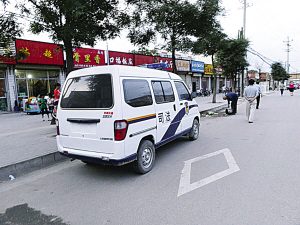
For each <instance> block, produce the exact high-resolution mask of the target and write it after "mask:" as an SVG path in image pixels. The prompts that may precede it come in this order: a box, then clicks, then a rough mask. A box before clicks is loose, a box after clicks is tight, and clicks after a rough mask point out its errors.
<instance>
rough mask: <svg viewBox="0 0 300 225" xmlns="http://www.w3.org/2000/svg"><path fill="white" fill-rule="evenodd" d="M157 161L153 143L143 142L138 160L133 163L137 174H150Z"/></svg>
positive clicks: (138, 153)
mask: <svg viewBox="0 0 300 225" xmlns="http://www.w3.org/2000/svg"><path fill="white" fill-rule="evenodd" d="M154 161H155V148H154V145H153V143H152V142H151V141H148V140H143V141H142V142H141V144H140V146H139V149H138V152H137V160H136V161H134V162H133V169H134V170H135V172H137V173H140V174H144V173H148V172H149V171H150V170H151V169H152V167H153V164H154Z"/></svg>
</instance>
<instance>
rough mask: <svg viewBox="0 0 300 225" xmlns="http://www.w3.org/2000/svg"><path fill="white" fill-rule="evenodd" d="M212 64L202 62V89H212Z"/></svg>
mask: <svg viewBox="0 0 300 225" xmlns="http://www.w3.org/2000/svg"><path fill="white" fill-rule="evenodd" d="M213 69H214V68H213V65H210V64H204V77H203V78H202V89H203V90H204V91H205V90H212V88H213V86H212V75H213V74H214V73H213Z"/></svg>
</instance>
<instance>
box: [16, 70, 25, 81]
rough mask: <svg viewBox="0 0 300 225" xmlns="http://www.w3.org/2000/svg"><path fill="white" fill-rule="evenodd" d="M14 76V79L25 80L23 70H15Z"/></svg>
mask: <svg viewBox="0 0 300 225" xmlns="http://www.w3.org/2000/svg"><path fill="white" fill-rule="evenodd" d="M15 74H16V78H17V79H18V78H26V77H25V70H16V71H15Z"/></svg>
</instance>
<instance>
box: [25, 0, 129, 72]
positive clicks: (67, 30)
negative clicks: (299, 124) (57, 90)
mask: <svg viewBox="0 0 300 225" xmlns="http://www.w3.org/2000/svg"><path fill="white" fill-rule="evenodd" d="M24 1H25V2H24V3H23V4H22V5H21V8H22V11H23V12H25V13H27V14H29V15H31V14H32V15H34V18H35V20H34V21H33V22H31V23H30V30H31V32H33V33H34V34H39V33H41V32H48V33H49V34H50V37H51V38H52V40H53V41H54V42H55V43H57V44H58V43H61V42H63V47H64V48H65V51H66V58H67V74H68V73H69V72H70V71H72V70H73V51H72V50H73V48H74V47H80V46H82V45H83V44H86V45H89V46H94V45H95V44H96V40H97V39H101V40H106V39H109V38H114V37H116V36H117V35H118V34H119V32H120V31H121V29H122V27H124V26H125V25H126V24H127V23H128V22H129V18H128V16H127V14H126V12H125V11H124V12H123V11H120V10H119V1H118V0H101V1H94V0H24ZM28 3H30V4H28Z"/></svg>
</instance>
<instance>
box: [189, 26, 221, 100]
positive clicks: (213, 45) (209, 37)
mask: <svg viewBox="0 0 300 225" xmlns="http://www.w3.org/2000/svg"><path fill="white" fill-rule="evenodd" d="M226 36H227V35H226V34H224V33H223V32H222V28H221V26H220V25H219V24H215V27H214V28H212V29H210V30H209V31H207V33H206V35H205V36H200V37H198V39H197V41H196V42H195V43H194V44H193V48H192V52H193V53H195V54H203V55H204V56H211V61H212V65H213V68H214V70H213V73H214V75H213V76H214V87H213V98H212V103H216V102H217V101H216V94H217V73H216V69H215V68H216V63H215V58H214V57H215V54H216V53H217V52H218V51H219V50H220V49H221V47H222V43H223V41H224V39H225V38H226Z"/></svg>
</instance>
